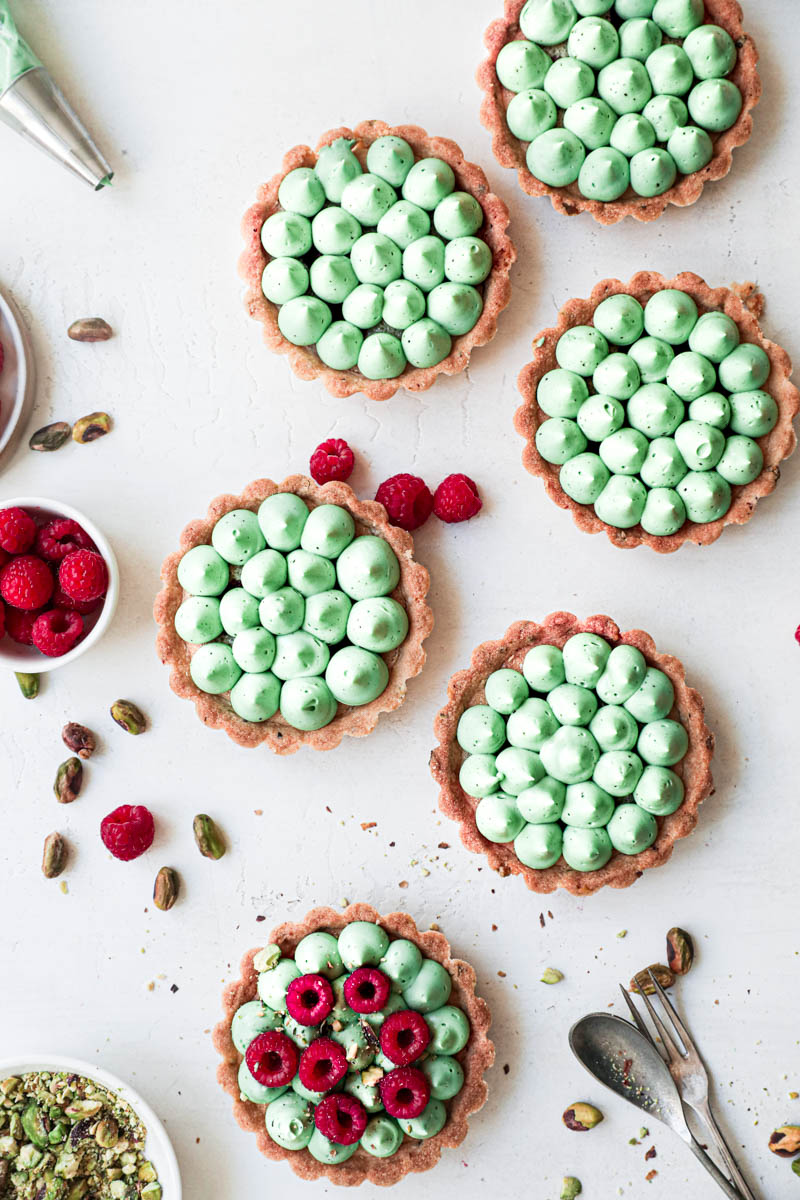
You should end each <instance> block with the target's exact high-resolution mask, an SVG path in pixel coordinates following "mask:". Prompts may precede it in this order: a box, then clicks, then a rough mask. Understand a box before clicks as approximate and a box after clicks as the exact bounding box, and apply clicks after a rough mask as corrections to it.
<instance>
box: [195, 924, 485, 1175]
mask: <svg viewBox="0 0 800 1200" xmlns="http://www.w3.org/2000/svg"><path fill="white" fill-rule="evenodd" d="M224 1009H225V1016H224V1019H223V1020H222V1022H221V1023H220V1024H219V1025H218V1026H217V1027H216V1029H215V1030H214V1045H215V1047H216V1048H217V1050H218V1051H219V1053H220V1054H221V1055H222V1059H223V1061H222V1064H221V1066H220V1067H219V1069H218V1072H217V1076H218V1079H219V1081H220V1083H221V1084H222V1086H223V1087H224V1088H225V1090H226V1091H227V1092H229V1093H230V1095H231V1096H232V1097H233V1101H234V1115H235V1116H236V1120H237V1121H238V1122H239V1124H240V1125H241V1127H242V1128H243V1129H247V1130H251V1131H252V1132H254V1133H256V1135H257V1138H258V1146H259V1149H260V1150H261V1152H262V1154H264V1155H265V1157H267V1158H270V1159H273V1160H277V1159H287V1160H288V1162H289V1165H290V1166H291V1168H292V1170H293V1171H294V1172H295V1174H297V1175H299V1176H300V1177H301V1178H303V1179H318V1178H320V1177H322V1176H327V1178H328V1179H330V1180H331V1182H332V1183H336V1184H343V1185H345V1186H352V1185H354V1184H360V1183H364V1182H370V1183H375V1184H393V1183H396V1182H398V1180H400V1179H401V1178H402V1177H403V1176H404V1175H406V1174H408V1172H410V1171H427V1170H429V1169H430V1168H431V1167H433V1166H435V1165H436V1163H437V1162H438V1161H439V1157H440V1155H441V1152H442V1149H444V1148H445V1147H449V1146H458V1145H460V1143H461V1142H462V1141H463V1140H464V1138H465V1137H466V1134H467V1121H468V1118H469V1117H470V1116H471V1115H472V1114H473V1113H474V1112H477V1110H478V1109H479V1108H481V1107H482V1105H483V1104H484V1102H485V1100H486V1096H487V1091H488V1089H487V1086H486V1084H485V1082H484V1080H483V1074H484V1071H486V1070H487V1069H488V1068H489V1067H490V1066H491V1064H492V1062H493V1061H494V1046H493V1045H492V1043H491V1041H490V1040H489V1038H488V1035H487V1031H488V1028H489V1024H490V1019H491V1018H490V1014H489V1009H488V1007H487V1005H486V1003H485V1001H483V1000H481V999H479V998H478V997H477V996H476V995H475V972H474V971H473V969H472V967H470V966H469V965H468V964H467V963H465V962H462V961H461V960H460V959H454V958H452V957H451V954H450V946H449V944H448V942H447V940H446V938H445V937H444V936H443V934H441V933H434V932H425V933H423V932H420V931H419V930H418V929H417V926H416V925H415V923H414V921H413V920H412V919H411V917H409V916H407V915H406V914H404V913H391V914H389V915H388V916H385V917H381V916H380V915H379V914H378V913H377V912H376V911H375V909H373V908H370V907H369V906H368V905H366V904H354V905H350V906H349V907H348V908H347V909H346V910H345V911H344V912H336V911H334V910H333V909H331V908H317V909H313V910H312V911H311V912H309V913H308V914H307V915H306V917H305V918H304V919H303V921H301V922H298V923H286V924H284V925H279V926H278V927H277V928H276V929H274V930H273V931H272V934H271V944H270V945H268V946H267V947H266V948H265V949H262V950H256V951H252V950H251V951H250V952H249V953H248V954H246V955H245V957H244V959H243V960H242V966H241V977H240V979H239V980H238V981H237V982H236V983H234V984H231V985H230V986H229V987H228V988H227V989H226V991H225V994H224Z"/></svg>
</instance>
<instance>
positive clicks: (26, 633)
mask: <svg viewBox="0 0 800 1200" xmlns="http://www.w3.org/2000/svg"><path fill="white" fill-rule="evenodd" d="M38 616H39V613H38V612H23V611H22V610H21V609H19V608H7V609H6V633H7V634H8V636H9V637H10V638H11V640H12V641H14V642H18V643H19V645H20V646H32V645H33V637H32V633H33V623H34V621H35V620H36V618H37V617H38Z"/></svg>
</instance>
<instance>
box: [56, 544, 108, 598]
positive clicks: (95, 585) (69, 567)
mask: <svg viewBox="0 0 800 1200" xmlns="http://www.w3.org/2000/svg"><path fill="white" fill-rule="evenodd" d="M58 582H59V586H60V587H61V588H62V590H63V591H65V592H66V593H67V595H68V596H71V597H72V599H73V600H80V601H84V600H96V599H97V598H98V597H99V596H102V595H103V594H104V593H105V591H106V588H107V587H108V568H107V567H106V564H105V562H104V561H103V558H102V556H101V555H99V554H98V553H97V551H96V550H73V551H72V552H71V553H70V554H68V555H67V556H66V558H63V559H62V560H61V566H60V567H59V568H58Z"/></svg>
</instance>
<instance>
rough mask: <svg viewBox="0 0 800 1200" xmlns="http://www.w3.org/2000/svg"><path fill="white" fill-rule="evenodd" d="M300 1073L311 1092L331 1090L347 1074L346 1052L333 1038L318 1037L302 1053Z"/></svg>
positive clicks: (303, 1082)
mask: <svg viewBox="0 0 800 1200" xmlns="http://www.w3.org/2000/svg"><path fill="white" fill-rule="evenodd" d="M298 1074H299V1076H300V1082H301V1083H302V1085H303V1087H306V1088H308V1090H309V1091H310V1092H327V1091H330V1089H331V1088H334V1087H336V1085H337V1083H341V1081H342V1080H343V1079H344V1077H345V1075H346V1074H347V1058H346V1056H345V1052H344V1050H343V1049H342V1047H341V1046H340V1045H339V1043H338V1042H334V1040H333V1039H332V1038H329V1037H320V1038H317V1039H316V1041H313V1042H312V1043H311V1045H310V1046H306V1048H305V1050H304V1051H303V1053H302V1054H301V1055H300V1066H299V1067H298Z"/></svg>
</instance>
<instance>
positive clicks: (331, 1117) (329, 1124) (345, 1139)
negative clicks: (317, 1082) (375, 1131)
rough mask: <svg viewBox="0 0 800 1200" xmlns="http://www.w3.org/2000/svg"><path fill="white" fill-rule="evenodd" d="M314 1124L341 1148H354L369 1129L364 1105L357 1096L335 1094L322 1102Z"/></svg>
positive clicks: (317, 1110)
mask: <svg viewBox="0 0 800 1200" xmlns="http://www.w3.org/2000/svg"><path fill="white" fill-rule="evenodd" d="M314 1123H315V1125H316V1127H317V1129H318V1130H319V1131H320V1133H321V1134H324V1136H325V1137H326V1138H328V1139H329V1140H330V1141H332V1142H336V1144H337V1145H339V1146H352V1145H353V1143H354V1142H357V1141H358V1140H359V1138H360V1137H361V1135H362V1134H363V1132H364V1130H365V1129H366V1127H367V1114H366V1110H365V1109H364V1105H363V1104H362V1103H361V1101H360V1100H357V1099H356V1098H355V1096H346V1095H343V1094H342V1093H341V1092H335V1093H334V1094H333V1095H332V1096H326V1097H325V1099H324V1100H320V1102H319V1104H318V1105H317V1109H316V1112H315V1113H314Z"/></svg>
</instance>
